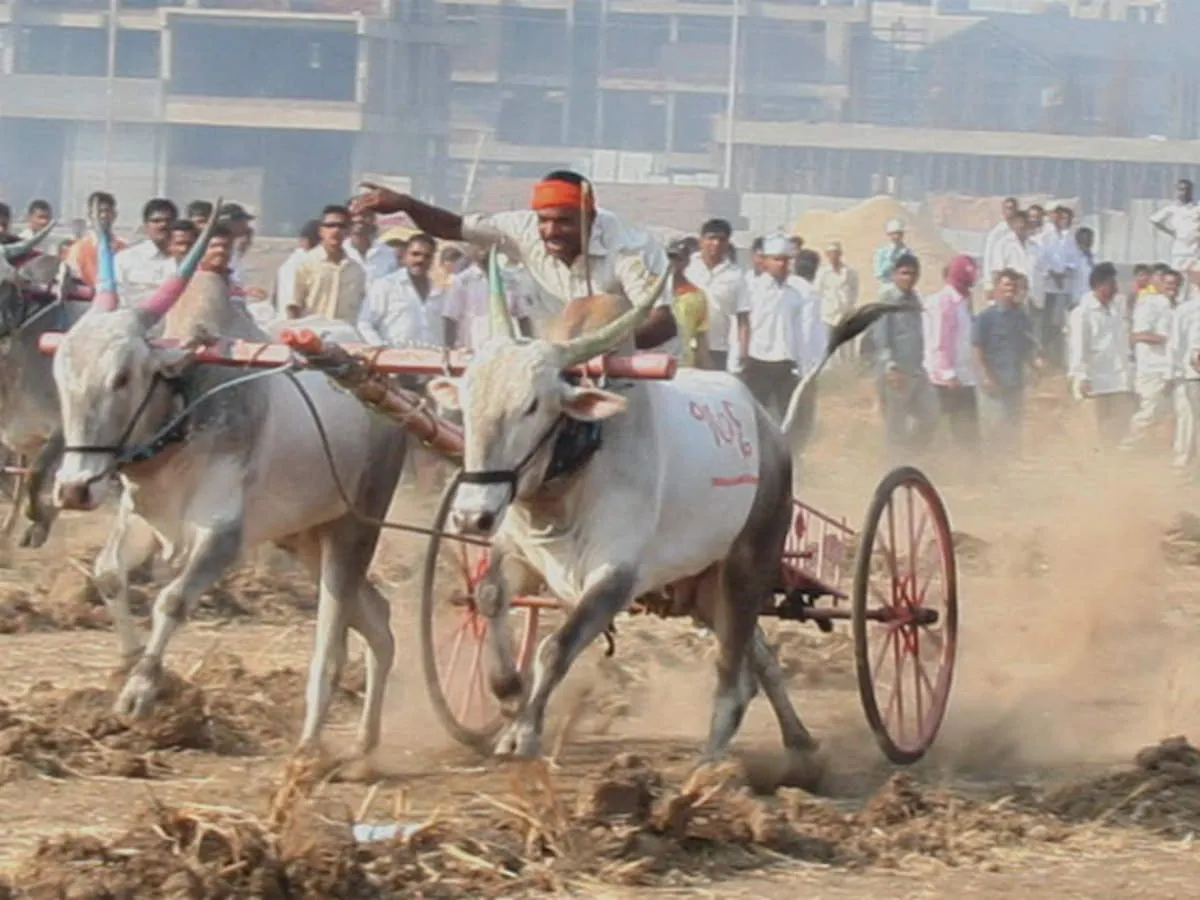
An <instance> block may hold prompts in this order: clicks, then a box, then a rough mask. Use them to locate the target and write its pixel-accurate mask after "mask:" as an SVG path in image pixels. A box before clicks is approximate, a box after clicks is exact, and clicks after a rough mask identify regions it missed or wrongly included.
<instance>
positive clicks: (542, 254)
mask: <svg viewBox="0 0 1200 900" xmlns="http://www.w3.org/2000/svg"><path fill="white" fill-rule="evenodd" d="M462 234H463V239H464V240H466V241H470V242H471V243H473V244H480V245H483V246H485V247H486V246H498V247H499V248H500V249H501V250H502V251H504V252H505V253H506V254H508V255H509V256H510V257H512V258H516V259H519V260H521V262H522V263H524V265H525V269H526V271H527V272H528V273H529V277H530V280H531V284H532V287H533V300H534V307H533V309H532V310H531V315H530V318H531V320H532V323H533V329H534V333H535V334H539V335H540V334H541V333H542V331H543V329H544V327H545V325H546V324H547V323H548V322H550V321H551V320H552V319H554V318H556V317H557V316H558V315H559V314H561V313H562V311H563V308H564V307H565V306H566V304H567V303H569V302H570V301H572V300H576V299H578V298H580V297H586V296H588V295H589V293H593V294H599V293H611V294H617V295H621V296H624V297H625V298H626V299H628V300H629V302H630V303H632V304H634V305H635V306H636V305H637V303H638V301H639V300H643V301H644V300H645V296H646V294H647V293H648V292H649V291H650V290H651V289H652V288H653V287H654V283H655V281H657V279H658V277H659V276H660V275H662V274H663V273H664V272H666V271H667V253H666V250H665V249H663V246H662V243H661V242H660V241H659V240H658V239H657V238H655V237H654V236H653V235H651V234H650V233H648V232H645V231H641V230H639V229H635V228H632V227H630V226H629V225H627V224H626V223H624V222H622V221H621V220H620V219H618V218H617V217H616V216H615V215H613V214H612V213H611V212H608V211H607V210H604V209H601V210H597V212H596V221H595V224H594V225H593V227H592V232H591V235H590V236H589V239H588V249H587V255H586V258H587V263H588V268H590V270H591V271H590V274H591V287H590V290H589V286H588V279H587V278H585V273H584V268H585V267H584V256H583V255H580V257H579V258H578V259H576V260H575V261H574V262H573V263H572V264H571V265H569V266H568V265H567V264H566V263H564V262H563V261H562V260H560V259H558V258H556V257H553V256H551V255H550V254H549V253H547V252H546V247H545V244H543V243H542V238H541V235H539V234H538V218H537V213H535V212H533V211H532V210H518V211H515V212H503V213H494V214H490V215H485V214H479V213H476V214H473V215H468V216H464V217H463V224H462ZM655 306H656V307H659V306H664V307H666V308H668V309H670V307H671V295H670V293H669V292H668V291H666V290H664V291H663V292H662V295H661V296H660V297H659V298H658V302H657V303H655ZM671 344H678V338H677V337H676V338H673V339H672V340H671V341H669V342H667V344H665V345H663V347H662V348H658V347H656V348H654V349H655V350H660V349H667V351H668V352H670V351H669V348H670V345H671Z"/></svg>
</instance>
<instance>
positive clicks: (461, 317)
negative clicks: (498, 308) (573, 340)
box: [442, 247, 533, 353]
mask: <svg viewBox="0 0 1200 900" xmlns="http://www.w3.org/2000/svg"><path fill="white" fill-rule="evenodd" d="M468 256H469V258H470V262H469V263H468V264H467V266H466V268H464V269H463V270H462V271H461V272H456V273H455V274H454V275H453V276H452V277H451V279H450V288H449V290H448V291H447V292H446V302H445V305H444V306H443V307H442V326H443V336H444V337H443V340H444V342H445V345H446V346H447V347H461V348H463V349H465V350H469V351H471V352H472V353H476V352H478V351H479V348H481V347H482V346H483V345H484V344H485V343H487V341H488V338H490V337H491V336H492V323H491V303H490V299H491V286H490V285H489V284H488V276H487V272H486V271H484V266H485V265H487V251H485V250H481V249H480V248H478V247H472V248H471V250H470V252H469V254H468ZM519 296H520V295H519V294H516V293H509V292H508V291H505V299H506V300H508V313H509V315H510V316H512V317H513V320H514V321H515V322H516V323H517V328H518V330H519V331H520V332H521V333H522V334H532V331H533V330H532V327H531V325H530V322H529V312H530V310H529V309H528V308H522V307H520V306H518V305H517V304H516V303H515V302H514V301H515V300H516V299H517V298H518V297H519Z"/></svg>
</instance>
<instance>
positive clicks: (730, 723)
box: [704, 560, 758, 760]
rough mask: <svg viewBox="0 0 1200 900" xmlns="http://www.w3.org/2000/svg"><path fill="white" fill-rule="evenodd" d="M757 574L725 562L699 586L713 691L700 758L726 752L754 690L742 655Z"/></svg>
mask: <svg viewBox="0 0 1200 900" xmlns="http://www.w3.org/2000/svg"><path fill="white" fill-rule="evenodd" d="M756 580H757V576H756V574H755V573H754V572H753V571H746V570H745V569H744V568H743V567H741V566H738V565H736V564H735V561H731V560H726V561H725V563H723V564H722V565H721V566H720V567H719V568H718V571H717V573H716V577H715V578H714V579H709V580H708V583H707V584H706V585H705V586H704V590H705V591H706V592H710V591H711V592H712V593H713V598H712V601H711V603H706V604H705V605H706V606H707V607H708V608H710V609H711V610H712V622H711V627H712V630H713V632H714V633H715V635H716V638H717V646H718V649H717V687H716V693H715V694H714V696H713V711H712V722H711V724H710V726H709V734H708V745H707V746H706V747H705V750H704V758H705V759H706V760H716V759H720V758H721V757H722V756H724V755H725V753H726V752H727V751H728V749H729V744H730V742H731V741H732V740H733V736H734V735H735V734H737V730H738V728H740V727H741V724H742V719H743V718H744V717H745V715H746V708H747V707H748V706H749V705H750V701H751V700H753V699H754V694H755V693H756V691H757V685H756V683H755V679H754V675H753V673H752V672H751V671H750V668H749V666H748V665H747V651H748V650H749V647H750V642H751V640H752V639H753V637H754V631H755V628H756V626H757V623H758V604H757V603H756V602H753V601H751V600H750V599H749V598H750V597H752V596H755V595H756V593H757V592H756V590H755V589H756V587H757V585H756V584H755V582H756Z"/></svg>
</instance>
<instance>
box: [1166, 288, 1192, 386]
mask: <svg viewBox="0 0 1200 900" xmlns="http://www.w3.org/2000/svg"><path fill="white" fill-rule="evenodd" d="M1167 351H1168V359H1169V360H1170V364H1171V377H1172V378H1182V379H1185V380H1188V381H1197V380H1200V372H1197V371H1196V370H1195V369H1194V368H1192V359H1193V358H1194V357H1195V356H1196V354H1197V353H1200V294H1195V293H1193V295H1192V296H1191V297H1189V298H1188V299H1187V300H1184V301H1183V302H1182V303H1180V304H1179V305H1178V306H1177V307H1175V315H1174V316H1172V318H1171V337H1170V342H1169V343H1168V344H1167Z"/></svg>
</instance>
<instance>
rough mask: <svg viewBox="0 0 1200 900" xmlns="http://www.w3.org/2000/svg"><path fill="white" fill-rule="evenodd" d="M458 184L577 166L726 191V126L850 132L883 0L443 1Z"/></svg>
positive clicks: (622, 177) (638, 180)
mask: <svg viewBox="0 0 1200 900" xmlns="http://www.w3.org/2000/svg"><path fill="white" fill-rule="evenodd" d="M443 6H444V8H445V15H446V20H447V24H448V25H449V26H450V28H451V30H452V33H453V34H454V36H455V37H454V52H453V66H452V79H453V87H452V102H451V109H452V121H453V141H452V144H451V155H452V158H453V161H454V163H455V168H454V176H455V177H454V181H455V183H459V184H464V185H468V186H469V185H470V184H472V183H474V182H475V181H476V180H477V179H480V178H486V177H487V176H489V175H507V176H515V177H533V176H536V175H539V174H541V173H543V172H544V171H545V170H546V169H547V167H552V166H556V165H570V166H574V167H577V168H580V169H582V170H584V171H587V172H589V173H590V174H591V176H592V177H593V179H595V180H596V181H599V182H604V181H608V182H622V183H632V184H647V185H654V184H660V185H661V184H675V185H692V186H697V187H706V188H716V187H721V186H727V185H725V184H724V182H725V180H726V175H727V174H730V173H729V172H728V170H727V166H726V160H725V154H724V150H723V148H724V146H725V145H724V143H723V142H722V140H721V139H720V136H717V137H716V138H714V135H713V131H712V123H713V121H714V120H715V119H716V118H717V117H718V116H720V115H721V114H722V113H723V112H724V111H725V110H726V109H727V108H728V106H729V103H730V98H731V96H735V97H736V101H737V102H736V108H737V113H738V115H739V116H744V117H746V118H748V119H752V120H753V119H767V120H786V121H838V120H840V119H842V118H843V117H844V116H845V112H846V109H847V106H848V104H849V102H850V98H851V95H852V93H853V91H854V88H855V86H854V83H853V72H854V71H855V70H856V69H861V67H860V66H858V62H859V54H860V51H861V50H862V49H863V48H864V47H865V43H864V41H865V38H866V37H867V27H868V21H869V15H870V4H869V2H867V0H791V2H787V0H775V2H770V0H506V2H500V0H462V2H460V0H443Z"/></svg>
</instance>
